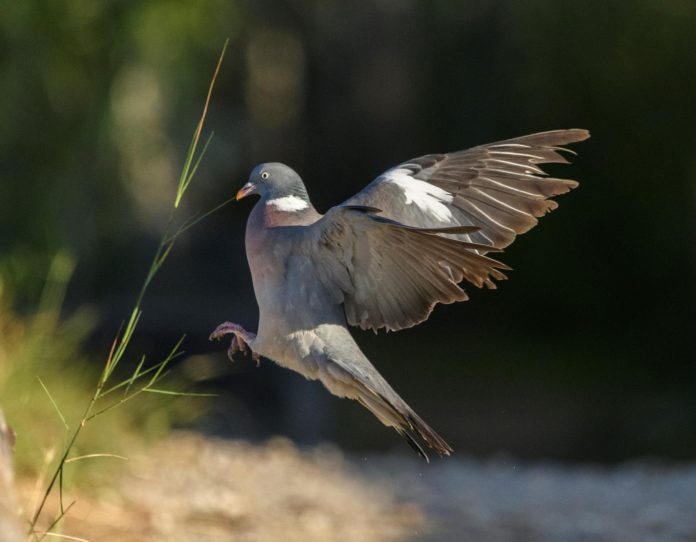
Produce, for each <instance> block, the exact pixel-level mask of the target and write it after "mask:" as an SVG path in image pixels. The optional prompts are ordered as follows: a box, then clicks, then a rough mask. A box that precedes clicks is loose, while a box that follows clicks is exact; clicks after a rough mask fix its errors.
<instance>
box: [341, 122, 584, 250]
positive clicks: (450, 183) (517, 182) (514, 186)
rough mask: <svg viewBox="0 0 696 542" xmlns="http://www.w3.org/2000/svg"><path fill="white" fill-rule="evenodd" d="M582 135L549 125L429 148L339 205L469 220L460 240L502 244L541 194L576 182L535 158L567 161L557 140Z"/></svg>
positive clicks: (541, 203)
mask: <svg viewBox="0 0 696 542" xmlns="http://www.w3.org/2000/svg"><path fill="white" fill-rule="evenodd" d="M588 137H589V133H588V132H587V131H586V130H576V129H573V130H555V131H550V132H542V133H538V134H532V135H527V136H523V137H518V138H514V139H508V140H506V141H499V142H496V143H490V144H488V145H481V146H479V147H474V148H472V149H468V150H464V151H458V152H453V153H448V154H429V155H425V156H421V157H420V158H414V159H412V160H409V161H407V162H404V163H403V164H401V165H399V166H397V167H395V168H392V169H390V170H388V171H386V172H385V173H383V174H382V175H380V176H379V177H377V178H376V179H375V180H374V181H373V182H372V183H370V184H369V185H368V186H367V187H366V188H365V189H364V190H362V191H361V192H359V193H358V194H356V195H355V196H354V197H352V198H350V199H349V200H348V201H347V202H346V204H347V205H353V204H359V205H370V206H374V207H377V208H379V209H382V211H383V214H384V216H386V217H389V218H392V219H394V220H396V221H399V222H401V223H403V224H407V225H409V226H416V227H422V228H423V227H427V228H434V227H453V226H461V225H469V226H471V225H473V226H477V227H478V228H479V231H478V232H476V233H468V234H458V238H459V239H461V240H470V241H476V242H478V243H482V244H487V245H489V246H491V247H496V248H504V247H506V246H508V245H509V244H510V243H512V242H513V241H514V239H515V237H516V236H517V235H518V234H521V233H525V232H527V231H529V230H530V229H531V228H533V227H534V226H535V225H536V224H537V222H538V221H537V220H536V219H537V218H538V217H540V216H543V215H544V214H546V213H547V212H549V211H552V210H554V209H555V208H556V207H557V206H558V205H557V204H556V203H555V202H553V201H550V200H548V199H547V198H550V197H553V196H557V195H560V194H563V193H565V192H568V191H569V190H571V189H573V188H575V187H577V186H578V183H577V182H576V181H572V180H568V179H557V178H553V177H547V176H546V173H545V172H544V170H543V169H542V168H541V167H540V164H567V163H568V160H567V159H566V157H565V156H564V153H572V151H570V150H568V149H566V148H564V147H562V145H566V144H569V143H575V142H578V141H582V140H584V139H587V138H588Z"/></svg>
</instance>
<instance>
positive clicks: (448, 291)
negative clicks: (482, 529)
mask: <svg viewBox="0 0 696 542" xmlns="http://www.w3.org/2000/svg"><path fill="white" fill-rule="evenodd" d="M587 137H589V134H588V133H587V132H586V131H585V130H558V131H552V132H544V133H540V134H533V135H529V136H525V137H520V138H516V139H510V140H507V141H502V142H498V143H492V144H489V145H482V146H479V147H474V148H473V149H469V150H466V151H459V152H454V153H450V154H434V155H427V156H423V157H420V158H416V159H414V160H410V161H408V162H404V163H403V164H401V165H399V166H396V167H395V168H392V169H390V170H388V171H386V172H385V173H383V174H382V175H380V176H379V177H377V178H376V179H375V180H374V181H373V182H372V183H370V184H369V185H368V186H367V187H366V188H365V189H363V190H362V191H361V192H359V193H358V194H356V195H355V196H353V197H352V198H350V199H349V200H347V201H346V202H344V203H343V204H342V205H339V206H336V207H333V208H332V209H330V210H329V211H328V212H327V213H326V214H325V215H323V216H322V215H320V214H319V213H317V212H316V210H315V209H314V207H313V206H312V204H311V202H310V200H309V196H308V194H307V190H306V189H305V186H304V184H303V183H302V180H301V179H300V177H299V176H298V175H297V173H295V172H294V171H293V170H292V169H290V168H289V167H287V166H285V165H283V164H277V163H268V164H261V165H260V166H257V167H256V168H255V169H254V170H253V171H252V173H251V176H250V178H249V182H248V183H247V184H246V185H244V187H243V188H242V189H241V190H240V192H239V193H238V199H239V198H242V197H245V196H246V195H248V194H258V195H259V196H260V198H261V199H260V201H259V202H258V203H257V204H256V205H255V207H254V209H253V210H252V212H251V215H250V216H249V220H248V223H247V230H246V250H247V259H248V261H249V266H250V268H251V273H252V277H253V282H254V291H255V293H256V299H257V301H258V304H259V326H258V333H257V335H254V334H253V333H249V332H247V331H246V330H244V329H242V328H241V327H240V326H237V325H236V324H231V323H228V322H226V323H224V324H221V325H220V326H218V328H217V329H216V330H215V331H214V332H213V334H212V335H211V338H220V337H222V336H223V335H225V334H230V333H231V334H234V336H235V337H234V339H233V343H232V345H231V347H230V354H232V353H234V352H235V351H236V350H238V349H242V350H243V349H244V348H245V344H246V345H248V346H249V347H250V348H251V349H252V351H253V352H254V353H255V355H261V356H264V357H266V358H269V359H271V360H273V361H275V362H276V363H278V364H279V365H281V366H283V367H287V368H288V369H292V370H294V371H297V372H298V373H300V374H302V375H304V376H305V377H306V378H308V379H311V380H321V382H322V383H323V384H324V385H325V386H326V388H327V389H328V390H329V391H330V392H331V393H333V394H334V395H337V396H339V397H348V398H350V399H355V400H357V401H358V402H360V403H361V404H362V405H363V406H365V407H366V408H367V409H369V410H370V411H371V412H372V413H373V414H374V415H375V416H376V417H377V418H378V419H379V420H380V421H381V422H382V423H383V424H384V425H386V426H389V427H393V428H394V429H395V430H396V431H397V432H398V433H399V434H401V435H402V436H404V437H405V438H406V439H407V440H408V442H409V444H411V446H413V447H414V449H415V450H416V451H417V452H418V453H419V454H420V455H422V456H423V457H424V458H426V459H427V455H426V454H425V452H424V450H423V449H422V447H421V446H420V445H419V444H418V441H417V440H416V439H415V438H414V436H413V435H412V434H411V433H415V434H416V435H417V436H418V437H420V438H421V439H422V440H423V441H424V442H425V443H426V444H427V445H428V446H430V447H431V448H433V449H434V450H435V451H436V452H437V453H439V454H441V455H449V453H450V452H451V451H452V448H451V447H450V446H449V445H448V444H447V443H446V442H445V441H444V440H443V439H442V438H441V437H440V436H438V435H437V433H435V431H433V430H432V429H431V428H430V427H429V426H428V425H427V424H426V423H425V422H424V421H423V420H422V419H421V418H420V417H419V416H418V415H417V414H416V413H415V412H414V411H413V410H412V409H411V408H410V407H409V406H408V405H407V404H406V403H405V402H404V401H403V400H402V399H401V398H400V397H399V396H398V395H397V393H396V392H395V391H394V390H393V389H392V388H391V386H389V384H388V383H387V382H386V381H385V380H384V378H383V377H382V376H381V375H380V374H379V373H378V372H377V370H376V369H375V368H374V367H373V366H372V364H371V363H370V362H369V360H368V359H367V358H366V357H365V355H364V354H363V353H362V352H361V350H360V349H359V347H358V345H357V344H356V343H355V341H354V340H353V338H352V336H351V334H350V332H349V330H348V327H347V324H350V325H354V326H359V327H361V328H363V329H373V330H375V331H377V330H379V329H382V328H384V329H387V330H399V329H404V328H407V327H411V326H414V325H416V324H418V323H420V322H422V321H424V320H426V319H427V318H428V316H429V315H430V313H431V312H432V310H433V307H434V306H435V305H436V304H437V303H452V302H455V301H464V300H466V299H467V296H466V293H465V292H464V290H463V289H462V288H461V287H460V286H459V283H460V282H462V281H463V280H466V281H467V282H470V283H472V284H473V285H475V286H477V287H479V288H480V287H483V286H486V287H488V288H495V283H494V280H502V279H505V278H506V277H505V275H504V274H503V271H504V270H508V269H509V268H508V267H507V266H506V265H505V264H503V263H501V262H499V261H497V260H495V259H493V258H491V257H490V256H488V255H487V254H488V253H491V252H500V251H501V250H502V249H503V248H504V247H506V246H507V245H509V244H510V243H512V241H513V240H514V238H515V236H516V235H517V234H520V233H524V232H526V231H528V230H529V229H531V228H532V227H533V226H534V225H536V223H537V217H540V216H542V215H543V214H545V213H546V212H548V211H550V210H552V209H555V208H556V206H557V204H556V203H555V202H554V201H551V200H549V199H547V198H549V197H551V196H555V195H558V194H562V193H564V192H567V191H568V190H570V189H572V188H574V187H576V186H577V183H576V182H575V181H570V180H565V179H555V178H550V177H546V176H545V174H544V172H543V171H542V170H541V168H540V167H539V164H544V163H567V162H566V159H565V158H564V156H563V155H562V154H561V152H562V151H564V150H565V149H562V148H561V147H560V145H565V144H568V143H573V142H577V141H582V140H584V139H586V138H587Z"/></svg>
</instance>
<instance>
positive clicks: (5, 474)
mask: <svg viewBox="0 0 696 542" xmlns="http://www.w3.org/2000/svg"><path fill="white" fill-rule="evenodd" d="M13 444H14V433H13V432H12V429H10V428H9V427H8V426H7V424H6V423H5V416H4V415H3V413H2V410H0V542H19V541H23V540H25V539H26V537H25V536H23V533H22V529H21V527H20V524H19V516H18V514H17V510H18V509H17V501H16V499H15V491H14V474H13V471H12V446H13Z"/></svg>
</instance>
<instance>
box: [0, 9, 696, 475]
mask: <svg viewBox="0 0 696 542" xmlns="http://www.w3.org/2000/svg"><path fill="white" fill-rule="evenodd" d="M695 25H696V4H695V3H694V2H692V1H689V0H668V1H663V2H655V1H654V0H635V1H633V2H630V3H629V2H624V1H621V0H601V1H599V0H588V1H585V2H573V1H570V0H554V1H551V0H530V1H527V2H512V1H505V0H476V1H472V2H454V1H446V0H429V1H416V0H374V1H356V2H339V1H336V0H321V1H319V0H317V1H299V0H297V1H293V0H288V1H284V2H283V1H254V2H251V1H223V0H178V1H176V2H170V1H164V0H148V1H142V2H122V1H104V2H92V1H91V0H69V1H68V0H55V1H52V2H40V1H34V0H28V1H24V2H12V3H4V4H3V5H2V7H0V119H2V122H0V272H1V273H2V275H1V282H0V286H1V288H0V291H1V292H2V308H1V310H2V311H3V319H4V321H5V322H6V324H5V328H6V329H8V327H7V326H10V324H7V322H14V324H12V325H19V326H20V327H21V322H26V321H27V319H31V318H33V317H34V316H33V315H35V314H36V313H37V311H38V312H41V307H42V305H41V303H42V301H41V300H42V299H43V300H44V302H45V301H46V295H48V294H46V291H47V277H49V286H50V280H56V281H58V282H59V283H60V281H61V280H62V281H63V282H64V283H65V284H67V291H66V292H65V296H64V300H63V299H62V294H60V295H58V297H59V298H60V299H58V301H59V302H60V306H62V309H61V313H60V314H61V316H60V318H58V319H57V320H58V321H59V322H65V323H67V324H66V325H68V327H69V329H68V331H66V333H68V334H69V337H70V338H69V343H70V344H69V345H68V346H69V347H65V348H64V349H63V350H61V351H64V356H63V357H64V358H65V363H64V365H63V367H68V366H69V367H72V369H71V370H74V371H76V372H77V373H80V374H81V375H82V376H84V375H85V374H91V372H94V373H95V374H96V372H97V371H98V370H99V369H100V367H101V363H102V362H103V359H104V356H105V355H106V353H107V351H108V347H109V345H110V341H111V339H112V337H113V335H114V334H115V333H116V330H117V329H118V326H119V324H120V323H121V322H122V321H123V319H124V318H126V317H127V316H128V314H129V311H130V307H131V306H132V304H133V301H134V300H135V297H136V294H137V291H138V289H139V286H140V284H141V283H142V280H143V278H144V274H145V271H146V269H147V266H148V264H149V259H150V257H151V254H152V252H153V251H154V249H155V247H156V244H157V242H158V239H159V236H160V234H161V231H162V228H163V226H164V223H165V221H166V218H167V215H168V211H169V207H170V205H171V201H172V199H173V195H174V193H175V190H176V183H177V178H178V172H179V171H180V168H181V165H182V161H183V159H184V157H185V154H186V149H187V145H188V142H189V139H190V135H191V132H192V130H193V128H194V126H195V123H196V121H197V119H198V115H199V114H200V110H201V107H202V103H203V99H204V97H205V92H206V90H207V86H208V83H209V80H210V75H211V73H212V70H213V68H214V66H215V62H216V60H217V56H218V54H219V51H220V48H221V46H222V44H223V42H224V40H225V39H226V38H229V39H230V45H229V49H228V52H227V57H226V58H225V62H224V64H223V67H222V70H221V73H220V76H219V80H218V85H217V88H216V90H215V92H214V96H213V100H212V104H211V108H210V111H209V116H208V121H207V122H208V124H207V129H208V130H214V132H215V135H214V138H213V140H212V143H211V145H210V147H209V149H208V153H207V155H206V157H205V159H204V161H203V164H202V166H201V168H200V170H199V173H198V176H197V178H196V179H195V181H194V184H193V185H192V186H191V188H190V191H189V193H188V194H187V201H186V203H185V205H186V207H185V214H190V215H193V214H195V213H198V212H203V211H206V210H208V209H210V208H212V207H214V206H215V205H217V204H219V203H220V202H222V201H224V200H226V199H228V198H230V197H231V196H233V195H234V193H235V192H236V190H237V189H238V188H239V187H240V186H241V185H242V184H243V183H244V182H245V180H246V177H247V175H248V172H249V171H250V170H251V168H252V167H253V166H254V165H255V164H257V163H259V162H263V161H283V162H286V163H287V164H289V165H291V166H292V167H293V168H295V169H296V170H297V171H298V172H300V174H301V175H302V177H303V178H304V180H305V182H306V185H307V187H308V190H309V193H310V195H311V196H312V199H313V202H314V204H315V206H316V207H317V208H318V209H319V210H320V211H325V210H326V209H328V208H329V207H331V206H332V205H334V204H337V203H339V202H340V201H342V200H343V199H344V198H346V197H348V196H350V195H351V194H353V193H355V192H356V191H358V190H359V189H360V188H361V187H363V186H364V185H365V184H367V183H368V182H369V181H370V180H371V179H372V178H374V177H375V176H376V175H377V174H379V173H380V172H381V171H383V170H385V169H387V168H389V167H390V166H392V165H395V164H397V163H399V162H401V161H403V160H406V159H408V158H410V157H414V156H418V155H422V154H427V153H433V152H446V151H450V150H458V149H462V148H466V147H470V146H474V145H477V144H481V143H486V142H491V141H495V140H499V139H506V138H509V137H515V136H519V135H524V134H527V133H532V132H537V131H543V130H550V129H556V128H587V129H589V130H590V131H591V133H592V138H591V139H590V140H588V141H587V142H584V143H582V144H579V145H576V146H574V147H573V150H575V151H577V152H578V156H577V157H573V158H572V162H573V163H572V165H571V166H561V167H554V168H549V171H551V172H552V173H553V174H555V175H557V176H561V177H566V178H572V179H577V180H579V181H581V185H580V188H579V189H577V190H576V191H574V192H572V193H571V194H568V195H565V196H562V197H560V198H558V201H559V203H560V208H559V210H558V211H556V212H554V213H552V214H551V215H549V216H547V217H545V218H543V219H542V220H541V222H540V225H539V226H538V227H537V228H536V229H534V230H532V231H531V232H530V233H528V234H526V235H524V236H522V237H520V238H518V240H517V241H516V242H515V243H514V245H512V246H511V247H510V248H509V249H508V250H506V253H505V254H504V255H503V256H502V258H501V259H502V260H503V261H504V262H506V263H507V264H509V265H510V266H512V267H513V268H514V271H513V272H512V273H511V274H510V280H509V281H507V282H505V283H503V284H501V285H500V287H499V289H498V290H497V291H476V289H475V288H473V287H469V288H467V290H468V292H469V293H470V295H471V300H470V301H469V302H468V303H466V304H458V305H454V306H452V305H450V306H440V307H438V308H437V309H436V311H435V313H434V315H433V316H432V318H431V319H430V320H429V321H428V323H426V324H424V325H421V326H419V327H417V328H415V329H411V330H407V331H403V332H400V333H396V334H389V335H386V334H380V335H379V336H374V335H371V334H369V333H363V332H360V331H358V330H355V335H356V337H357V340H358V342H359V343H360V345H361V346H362V347H363V348H364V350H365V352H366V353H367V355H368V357H369V358H370V359H371V360H372V361H373V362H374V364H375V365H376V366H377V367H378V368H379V370H380V371H381V372H382V374H383V375H384V376H385V377H386V378H387V379H388V380H389V381H390V382H391V383H392V384H393V386H394V387H395V389H397V390H398V391H399V392H400V394H401V395H402V396H403V397H404V398H405V399H406V400H407V401H408V402H409V403H410V404H411V405H412V406H413V407H414V409H415V410H416V411H418V412H419V414H420V415H421V416H422V417H423V418H424V419H425V420H427V421H428V422H429V423H430V424H432V425H433V427H435V428H436V429H437V430H438V432H440V433H441V434H442V435H443V436H444V437H445V438H446V439H447V440H448V441H449V442H450V443H451V444H452V445H453V446H454V448H455V449H456V450H457V451H458V452H460V453H462V454H464V455H473V456H477V457H489V456H491V455H492V454H497V453H500V452H505V453H509V454H513V455H514V456H516V457H521V458H527V459H534V460H537V459H554V460H561V461H568V462H599V463H606V464H612V463H616V462H619V461H624V460H629V459H634V458H641V457H655V458H660V459H662V460H666V461H673V460H687V459H694V458H696V431H694V427H696V364H695V363H694V361H695V360H694V349H693V338H694V332H695V331H696V326H695V324H696V310H695V309H694V302H695V301H696V291H695V289H696V287H695V286H694V285H695V283H696V273H695V271H696V265H695V264H696V261H695V260H696V221H695V218H696V214H695V213H694V207H695V203H696V130H694V121H696V100H694V96H696V55H694V51H696V33H694V31H693V29H694V27H695ZM252 205H253V203H252V202H250V201H246V200H245V201H243V202H241V203H238V204H230V205H228V206H226V207H224V208H223V209H222V210H220V211H218V212H217V213H215V214H214V215H212V216H211V217H210V218H208V219H206V220H205V221H203V222H202V223H200V224H199V225H198V226H196V227H195V228H193V229H192V230H190V231H189V232H188V233H187V234H186V235H185V236H184V237H183V238H182V239H181V242H180V243H179V244H178V245H177V247H176V249H175V251H174V253H173V254H172V256H171V260H170V261H168V263H167V265H166V266H165V268H164V269H163V270H162V274H161V275H160V276H159V277H158V279H157V282H156V283H155V284H154V285H153V286H152V290H151V291H150V293H149V295H148V297H147V298H146V301H145V304H144V317H143V320H142V328H141V333H140V335H139V336H138V337H137V346H136V348H134V350H133V353H132V359H130V360H129V361H130V362H131V363H133V364H135V363H136V362H137V361H138V359H139V354H138V352H141V351H142V352H146V353H147V354H148V355H149V356H150V355H151V356H155V357H156V356H157V355H161V354H163V353H166V352H167V351H168V350H169V349H170V348H171V345H172V344H173V342H175V341H176V339H177V338H178V337H179V336H180V335H181V334H182V333H186V334H187V338H186V341H185V343H184V349H185V350H186V352H187V357H186V358H184V359H182V360H181V361H180V363H179V365H178V367H177V370H176V372H177V373H178V376H177V378H179V379H181V381H182V382H184V386H185V387H187V389H190V390H192V391H213V392H215V393H217V394H219V395H218V397H217V398H215V399H212V400H209V401H207V402H196V406H195V410H196V413H197V417H196V418H195V420H194V419H192V416H189V415H182V416H177V417H174V419H172V420H170V421H169V422H168V423H170V424H173V425H175V426H182V427H188V428H194V429H196V430H198V431H201V432H203V433H204V434H208V435H217V436H223V437H235V438H244V439H250V440H251V441H261V440H265V439H267V438H268V437H270V436H273V435H284V436H286V437H288V438H290V439H292V440H293V441H294V442H296V443H298V444H299V445H311V444H316V443H319V442H325V441H329V442H333V443H336V444H338V445H339V446H340V448H341V449H342V450H344V451H345V452H348V453H350V454H356V455H357V456H361V455H364V454H374V453H381V452H385V451H393V450H398V451H404V450H406V447H405V446H404V445H403V443H402V442H401V441H400V440H399V439H398V438H397V437H396V435H395V434H393V432H391V431H388V430H385V429H384V428H383V427H382V426H381V424H379V423H378V422H377V421H376V420H374V419H373V418H372V417H371V415H370V414H369V413H367V412H366V411H363V409H361V408H360V407H359V406H358V405H356V404H354V403H350V402H348V401H339V400H337V399H335V398H333V397H332V396H330V395H329V394H328V393H327V392H325V390H324V389H323V388H322V387H321V386H320V385H318V384H316V383H308V382H305V381H304V380H303V379H302V378H301V377H299V376H297V375H295V374H292V373H290V372H288V371H285V370H283V369H280V368H277V367H275V366H274V365H273V364H272V363H270V362H262V364H261V367H260V368H258V369H257V368H256V367H255V365H254V364H253V363H252V362H251V361H250V359H248V358H247V359H244V358H240V359H239V360H238V361H237V362H235V363H234V364H231V363H230V362H229V361H227V359H226V356H225V352H224V350H225V348H226V344H224V345H223V344H222V343H219V344H217V343H216V344H213V343H209V342H208V341H207V336H208V334H209V332H210V331H211V330H212V329H213V328H214V327H215V326H216V325H217V324H218V323H220V322H221V321H224V320H231V321H235V322H239V323H241V324H242V325H244V326H245V327H246V328H247V329H251V330H254V329H256V322H257V307H256V303H255V299H254V296H253V292H252V287H251V278H250V274H249V271H248V269H247V264H246V258H245V254H244V248H243V239H244V226H245V220H246V217H247V215H248V213H249V211H250V209H251V206H252ZM56 255H58V256H56ZM56 258H57V259H56ZM56 262H57V263H56ZM56 266H57V267H56ZM52 268H53V270H54V272H53V275H52V274H51V272H50V270H51V269H52ZM56 273H57V274H56ZM50 277H53V279H50ZM56 277H57V278H56ZM61 277H62V278H61ZM50 291H51V290H50V288H49V293H50ZM42 292H43V294H42ZM42 296H43V297H42ZM54 297H56V296H55V295H54ZM49 301H50V300H49ZM54 301H56V300H55V299H54ZM50 325H58V324H55V323H53V324H50ZM10 335H11V334H10ZM10 335H6V336H10ZM21 336H22V335H21V334H20V337H21ZM18 340H19V339H18ZM66 340H67V339H66ZM70 341H72V342H70ZM3 348H4V351H5V353H6V354H7V351H8V347H7V343H5V344H3V345H0V350H3ZM46 349H48V350H49V351H52V349H51V347H50V345H49V346H47V347H46V348H44V350H40V351H41V352H44V351H45V350H46ZM23 355H25V356H26V355H27V354H26V353H25V354H23ZM51 355H54V356H55V355H57V354H55V352H53V353H52V354H51ZM10 357H11V356H10ZM10 357H8V356H7V355H6V356H5V357H1V356H0V362H3V363H5V364H7V363H9V362H10V361H9V360H10ZM30 357H32V359H38V360H39V362H37V364H36V367H38V368H37V370H40V371H45V370H47V368H46V367H47V363H48V361H47V358H41V356H40V355H38V357H37V356H34V355H32V356H30ZM56 363H57V362H56ZM0 369H3V368H2V367H0ZM3 370H4V371H5V373H7V371H8V369H7V367H5V368H4V369H3ZM65 370H67V369H65ZM15 392H16V390H11V389H8V388H7V386H6V387H5V388H4V391H3V395H2V396H0V404H2V405H3V406H4V408H5V409H6V413H7V414H8V416H7V417H8V420H9V422H10V424H12V419H11V416H10V415H9V414H10V412H9V411H11V410H12V408H11V406H9V404H10V403H13V402H14V401H15V399H16V397H17V396H16V394H15ZM37 400H38V399H37ZM179 401H180V402H183V404H184V407H183V409H182V407H181V406H179V407H173V408H179V410H185V411H186V410H188V409H189V406H188V405H189V403H188V402H189V401H190V400H189V399H180V400H179ZM192 408H193V407H192ZM20 410H21V409H20ZM189 414H190V413H189ZM150 415H151V414H150V413H148V414H147V416H148V419H149V416H150ZM143 416H145V414H143ZM165 417H166V416H165ZM158 419H159V418H158ZM162 424H164V425H166V424H165V423H164V422H162ZM162 424H160V423H159V422H157V421H156V420H155V421H153V422H152V424H151V425H152V426H153V427H155V426H156V427H159V426H161V425H162ZM20 437H21V434H20ZM406 453H408V451H407V450H406Z"/></svg>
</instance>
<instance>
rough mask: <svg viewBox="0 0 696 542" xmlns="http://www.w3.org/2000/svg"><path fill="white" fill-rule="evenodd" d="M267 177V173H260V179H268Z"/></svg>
mask: <svg viewBox="0 0 696 542" xmlns="http://www.w3.org/2000/svg"><path fill="white" fill-rule="evenodd" d="M268 177H269V175H268V171H262V172H261V178H262V179H268Z"/></svg>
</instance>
